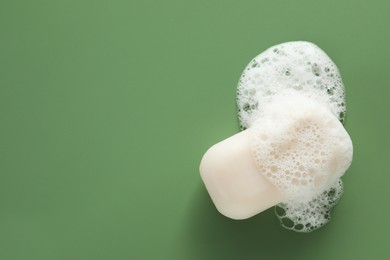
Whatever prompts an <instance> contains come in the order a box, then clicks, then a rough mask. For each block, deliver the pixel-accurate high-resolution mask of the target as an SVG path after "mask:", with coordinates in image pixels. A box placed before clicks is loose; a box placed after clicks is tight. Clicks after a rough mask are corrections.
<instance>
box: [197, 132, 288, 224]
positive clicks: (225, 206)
mask: <svg viewBox="0 0 390 260" xmlns="http://www.w3.org/2000/svg"><path fill="white" fill-rule="evenodd" d="M251 131H252V130H251V129H248V130H245V131H242V132H240V133H238V134H235V135H233V136H232V137H229V138H227V139H226V140H223V141H222V142H219V143H218V144H216V145H214V146H212V147H211V148H210V149H209V150H208V151H207V152H206V153H205V155H204V156H203V159H202V161H201V164H200V174H201V177H202V179H203V182H204V184H205V185H206V188H207V191H208V192H209V194H210V196H211V199H212V200H213V202H214V204H215V206H216V208H217V209H218V211H219V212H220V213H222V214H223V215H225V216H227V217H229V218H232V219H245V218H249V217H251V216H253V215H256V214H258V213H259V212H262V211H264V210H266V209H268V208H269V207H272V206H274V205H276V204H278V203H280V202H282V194H281V192H280V191H279V190H278V189H277V188H276V187H275V185H274V184H272V182H271V181H269V180H267V178H266V177H265V176H263V175H262V174H260V173H259V169H258V167H257V166H256V162H255V159H254V157H253V154H252V148H251V145H252V144H251V141H252V136H251Z"/></svg>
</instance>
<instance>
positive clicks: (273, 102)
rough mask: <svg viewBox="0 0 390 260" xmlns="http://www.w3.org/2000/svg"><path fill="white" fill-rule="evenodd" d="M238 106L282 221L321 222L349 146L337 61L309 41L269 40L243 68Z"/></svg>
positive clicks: (337, 193) (300, 227)
mask: <svg viewBox="0 0 390 260" xmlns="http://www.w3.org/2000/svg"><path fill="white" fill-rule="evenodd" d="M237 106H238V118H239V121H240V126H241V129H247V128H250V129H252V134H253V151H254V158H255V160H256V163H257V165H258V168H259V170H260V172H261V173H262V174H263V175H264V176H266V177H267V178H268V179H269V180H270V181H271V182H272V183H273V184H274V185H275V186H276V187H277V188H278V189H279V190H280V191H282V192H283V194H284V196H285V199H284V202H283V203H281V204H279V205H278V206H276V208H275V211H276V214H277V216H278V218H279V220H280V222H281V224H282V226H284V227H286V228H288V229H292V230H295V231H299V232H310V231H312V230H314V229H316V228H319V227H321V226H322V225H324V224H326V223H327V222H328V221H329V220H330V210H331V208H332V207H333V206H334V205H335V204H337V202H338V200H339V199H340V198H341V196H342V194H343V184H342V181H341V179H340V177H341V176H342V175H343V174H344V172H345V171H346V170H347V168H348V167H349V165H350V163H351V161H352V150H353V149H352V142H351V139H350V137H349V136H348V134H347V133H346V131H345V129H344V128H343V126H342V124H341V123H344V120H345V115H346V106H345V92H344V85H343V83H342V80H341V76H340V73H339V71H338V69H337V67H336V65H335V64H334V63H333V62H332V60H331V59H330V58H329V57H328V56H327V55H326V53H324V52H323V51H322V50H321V49H320V48H318V47H317V46H316V45H314V44H312V43H309V42H288V43H283V44H279V45H276V46H273V47H271V48H269V49H268V50H266V51H264V52H263V53H261V54H260V55H258V56H257V57H256V58H254V59H253V60H252V61H251V62H250V64H249V65H248V66H247V67H246V69H245V71H244V72H243V74H242V76H241V78H240V81H239V84H238V87H237ZM340 122H341V123H340Z"/></svg>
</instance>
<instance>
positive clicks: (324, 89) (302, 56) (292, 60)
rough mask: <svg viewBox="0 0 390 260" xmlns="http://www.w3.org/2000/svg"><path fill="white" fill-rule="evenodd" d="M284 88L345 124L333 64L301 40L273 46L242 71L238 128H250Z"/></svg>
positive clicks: (341, 93) (338, 79)
mask: <svg viewBox="0 0 390 260" xmlns="http://www.w3.org/2000/svg"><path fill="white" fill-rule="evenodd" d="M287 89H292V90H297V91H299V92H300V93H301V94H302V95H305V96H306V97H309V98H310V99H311V100H316V101H317V102H319V103H321V104H323V105H324V106H326V107H327V108H328V109H329V110H330V111H331V112H332V113H333V114H334V115H335V116H336V117H337V118H339V120H340V121H341V122H343V121H344V118H345V112H346V109H345V94H344V85H343V83H342V80H341V76H340V73H339V70H338V69H337V67H336V64H334V62H333V61H332V60H331V59H330V58H329V57H328V55H326V53H325V52H323V51H322V50H321V49H320V48H318V47H317V46H316V45H314V44H313V43H310V42H303V41H300V42H287V43H282V44H279V45H275V46H273V47H271V48H269V49H267V50H266V51H264V52H263V53H261V54H260V55H258V56H257V57H256V58H254V59H253V60H252V61H251V62H250V63H249V64H248V66H247V67H246V68H245V70H244V72H243V74H242V76H241V78H240V80H239V83H238V88H237V106H238V118H239V121H240V126H241V128H242V129H246V128H248V127H250V126H251V124H252V123H253V122H254V120H256V118H257V117H258V115H259V113H260V112H261V111H262V110H263V108H264V106H265V104H267V103H269V102H272V100H273V98H274V97H275V95H277V94H279V93H281V92H282V91H284V90H287Z"/></svg>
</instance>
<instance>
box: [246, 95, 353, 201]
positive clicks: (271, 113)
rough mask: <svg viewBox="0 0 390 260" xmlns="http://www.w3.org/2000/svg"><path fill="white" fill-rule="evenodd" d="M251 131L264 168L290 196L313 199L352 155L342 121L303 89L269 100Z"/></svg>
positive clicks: (254, 145)
mask: <svg viewBox="0 0 390 260" xmlns="http://www.w3.org/2000/svg"><path fill="white" fill-rule="evenodd" d="M251 134H252V146H253V154H254V159H255V161H256V163H257V166H258V168H259V170H260V172H261V173H262V174H263V175H264V176H265V177H267V179H269V180H270V181H271V182H272V183H273V184H274V185H275V186H276V187H278V188H279V189H280V190H281V191H282V192H283V193H284V194H285V196H286V198H288V199H289V200H295V201H299V202H307V201H309V200H310V199H311V198H313V197H314V196H316V195H318V193H320V192H322V191H323V190H325V189H327V188H329V186H330V185H331V184H332V183H334V182H335V181H336V180H337V179H338V178H340V177H341V176H342V175H343V174H344V172H345V171H346V169H347V168H348V167H349V163H350V161H351V158H352V143H351V140H350V138H349V136H348V134H347V132H346V131H345V129H344V128H343V126H342V125H341V123H340V122H339V121H338V120H337V119H336V118H335V117H334V116H333V115H332V113H330V112H329V111H328V109H327V108H325V107H323V106H322V105H320V104H318V103H316V102H313V101H311V100H310V99H308V98H306V97H304V96H301V95H299V94H298V93H295V94H293V93H290V94H289V95H287V96H281V97H277V98H275V99H274V102H272V103H271V104H268V105H267V106H266V107H265V109H264V111H263V113H262V114H261V115H260V116H259V118H258V120H257V121H255V122H254V123H253V126H252V127H251Z"/></svg>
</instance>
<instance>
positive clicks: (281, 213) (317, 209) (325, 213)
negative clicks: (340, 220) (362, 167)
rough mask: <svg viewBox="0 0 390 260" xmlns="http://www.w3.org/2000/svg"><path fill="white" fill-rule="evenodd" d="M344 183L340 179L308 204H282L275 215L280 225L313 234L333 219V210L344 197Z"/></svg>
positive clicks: (277, 207)
mask: <svg viewBox="0 0 390 260" xmlns="http://www.w3.org/2000/svg"><path fill="white" fill-rule="evenodd" d="M343 191H344V188H343V182H342V180H341V179H339V180H338V181H337V182H336V183H335V184H333V185H332V186H331V187H330V188H329V189H327V190H325V191H324V192H322V193H321V194H320V195H318V196H316V197H314V198H313V199H312V200H311V201H309V202H308V203H298V202H296V203H280V204H278V205H277V206H276V207H275V213H276V216H277V217H278V219H279V221H280V224H281V225H282V226H283V227H285V228H287V229H291V230H294V231H297V232H311V231H313V230H315V229H317V228H320V227H322V226H323V225H325V224H326V223H328V222H329V221H330V219H331V214H330V213H331V209H332V208H333V207H334V206H335V205H336V204H337V203H338V201H339V200H340V198H341V197H342V195H343Z"/></svg>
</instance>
